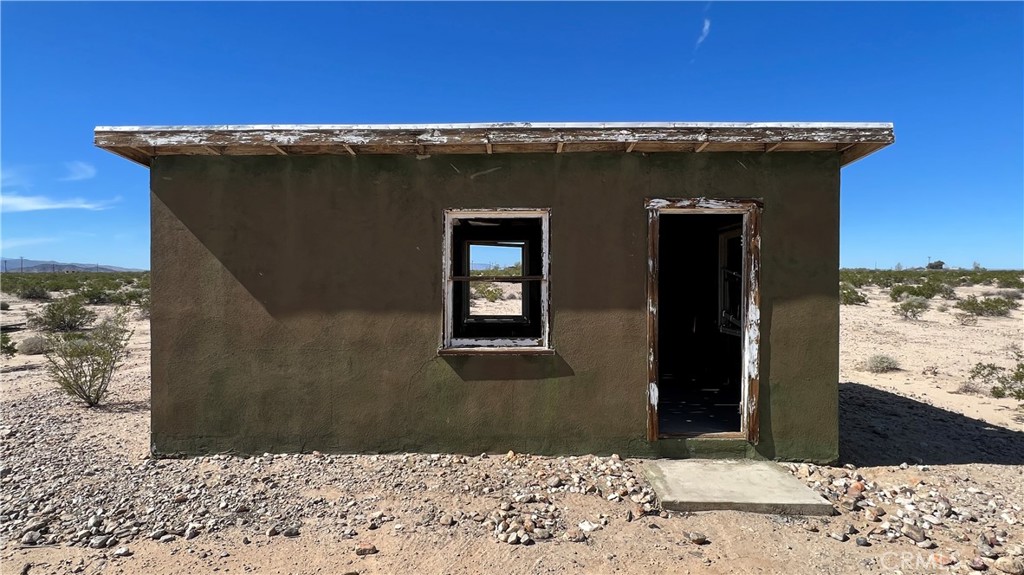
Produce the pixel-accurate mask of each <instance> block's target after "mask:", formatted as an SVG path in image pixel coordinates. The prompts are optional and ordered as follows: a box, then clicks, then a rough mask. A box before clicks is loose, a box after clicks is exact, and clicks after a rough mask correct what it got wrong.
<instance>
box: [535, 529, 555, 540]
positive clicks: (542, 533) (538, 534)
mask: <svg viewBox="0 0 1024 575" xmlns="http://www.w3.org/2000/svg"><path fill="white" fill-rule="evenodd" d="M533 537H534V539H538V540H540V539H548V538H549V537H551V532H550V531H548V530H547V529H543V528H538V529H534V530H533Z"/></svg>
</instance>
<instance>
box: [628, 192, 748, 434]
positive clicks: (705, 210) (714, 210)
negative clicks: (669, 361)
mask: <svg viewBox="0 0 1024 575" xmlns="http://www.w3.org/2000/svg"><path fill="white" fill-rule="evenodd" d="M739 201H744V202H747V203H744V204H740V203H739ZM757 201H760V200H757V199H755V198H738V199H737V200H718V199H707V198H695V199H687V200H665V199H650V200H647V202H646V208H647V219H648V229H651V227H652V226H651V224H652V220H654V219H657V220H658V223H659V225H660V218H661V215H662V214H743V224H742V231H741V237H742V238H743V242H742V243H743V262H744V265H743V286H744V297H745V298H746V307H745V309H744V312H743V320H742V324H743V328H742V334H741V338H742V342H741V345H742V348H743V349H742V352H743V354H742V355H743V364H742V366H741V375H740V378H741V381H740V385H741V389H740V432H739V433H740V434H741V435H742V436H743V437H749V436H750V433H749V428H750V417H751V414H753V412H754V410H755V409H756V408H757V406H756V405H750V401H749V400H750V381H751V378H758V379H759V380H760V374H759V369H760V357H761V349H760V337H761V334H760V308H759V307H758V305H757V300H759V299H760V297H759V296H758V297H756V298H755V297H753V294H755V293H756V292H758V290H760V285H759V284H758V282H757V275H758V274H757V272H758V270H759V268H760V259H759V258H758V259H756V260H755V261H753V263H752V266H753V269H752V270H749V273H748V270H747V266H746V262H747V256H748V253H749V251H750V249H751V246H750V244H751V242H752V241H757V242H758V252H757V253H758V254H760V237H759V236H758V237H755V238H751V237H749V233H748V232H749V231H750V229H751V228H750V223H751V218H752V217H753V214H754V213H755V212H756V211H757V210H758V209H759V208H758V206H757V204H756V203H753V202H757ZM654 255H655V254H648V262H647V264H648V273H649V274H650V273H656V276H655V282H654V284H655V287H654V289H655V290H657V283H658V278H657V276H658V275H660V273H661V270H660V259H661V253H660V252H656V255H657V261H656V259H655V258H654V257H652V256H654ZM653 296H654V294H651V293H649V294H648V296H647V305H648V311H649V313H653V314H654V317H655V318H656V321H657V322H658V323H657V324H656V326H655V330H656V331H657V330H658V329H660V321H659V319H660V318H659V317H658V307H660V303H661V302H660V298H661V297H663V294H660V293H658V294H657V299H658V304H657V305H655V304H654V298H653ZM649 345H650V344H649ZM654 354H655V350H654V349H653V347H652V348H651V349H648V365H649V366H650V365H651V364H653V363H654ZM760 400H761V398H760V397H759V398H758V401H760ZM647 402H648V410H653V412H654V414H655V417H657V411H658V378H657V375H655V376H654V378H653V380H652V381H650V382H648V390H647ZM659 434H660V433H659Z"/></svg>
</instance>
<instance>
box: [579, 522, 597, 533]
mask: <svg viewBox="0 0 1024 575" xmlns="http://www.w3.org/2000/svg"><path fill="white" fill-rule="evenodd" d="M579 528H580V529H582V530H583V532H584V533H590V532H591V531H597V530H598V529H601V525H600V524H599V523H591V522H590V521H587V520H583V521H580V523H579Z"/></svg>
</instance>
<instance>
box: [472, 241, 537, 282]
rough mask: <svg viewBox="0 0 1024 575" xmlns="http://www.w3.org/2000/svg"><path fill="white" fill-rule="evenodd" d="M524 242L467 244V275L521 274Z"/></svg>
mask: <svg viewBox="0 0 1024 575" xmlns="http://www.w3.org/2000/svg"><path fill="white" fill-rule="evenodd" d="M525 249H526V242H491V243H470V244H469V275H471V276H518V275H523V253H524V251H525Z"/></svg>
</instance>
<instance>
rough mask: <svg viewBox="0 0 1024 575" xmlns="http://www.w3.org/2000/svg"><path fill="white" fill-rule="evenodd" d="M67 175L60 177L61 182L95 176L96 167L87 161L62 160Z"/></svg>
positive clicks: (87, 178)
mask: <svg viewBox="0 0 1024 575" xmlns="http://www.w3.org/2000/svg"><path fill="white" fill-rule="evenodd" d="M64 167H65V168H66V169H67V171H68V175H66V176H64V177H63V178H61V179H60V181H62V182H77V181H79V180H90V179H92V178H95V177H96V167H95V166H93V165H92V164H90V163H88V162H64Z"/></svg>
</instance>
